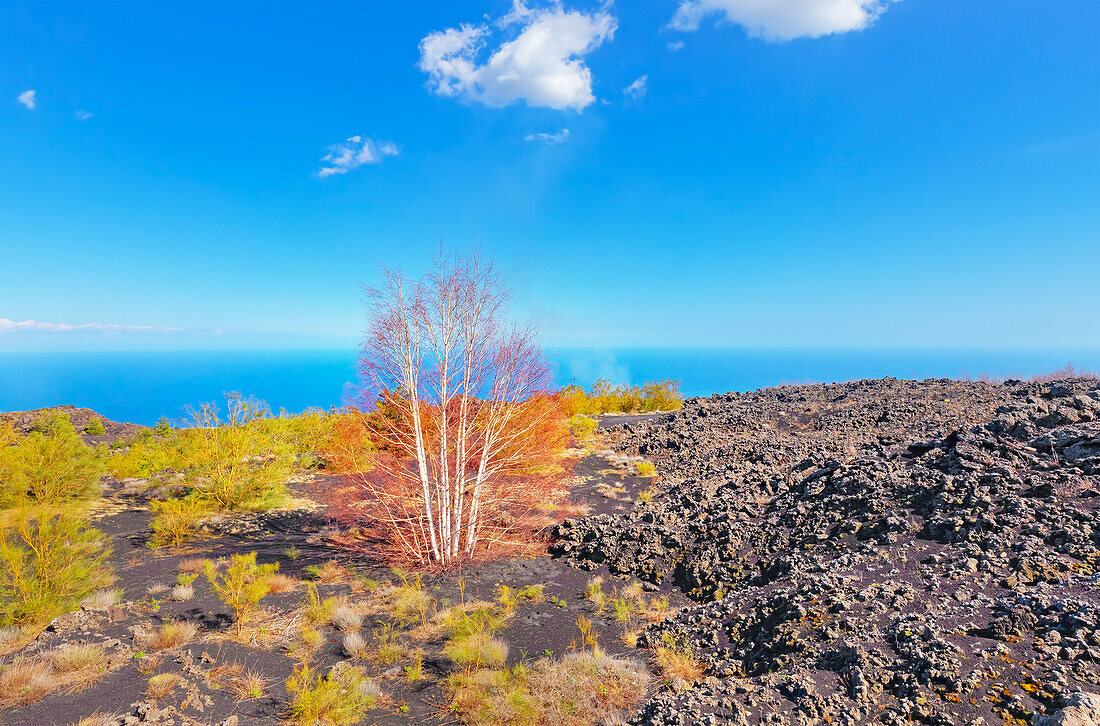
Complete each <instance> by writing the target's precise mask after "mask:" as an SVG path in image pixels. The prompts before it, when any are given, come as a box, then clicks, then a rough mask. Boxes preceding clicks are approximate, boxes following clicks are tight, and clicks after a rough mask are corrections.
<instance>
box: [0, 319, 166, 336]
mask: <svg viewBox="0 0 1100 726" xmlns="http://www.w3.org/2000/svg"><path fill="white" fill-rule="evenodd" d="M181 330H183V328H171V327H165V326H161V325H119V324H117V323H50V322H46V321H43V320H12V319H10V318H0V334H3V333H35V332H37V333H76V332H81V331H84V332H92V333H178V332H180V331H181Z"/></svg>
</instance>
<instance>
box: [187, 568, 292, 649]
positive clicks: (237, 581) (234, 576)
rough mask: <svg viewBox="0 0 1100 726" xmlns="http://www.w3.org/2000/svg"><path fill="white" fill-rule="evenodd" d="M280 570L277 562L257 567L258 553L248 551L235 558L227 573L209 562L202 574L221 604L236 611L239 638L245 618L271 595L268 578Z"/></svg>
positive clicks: (226, 569)
mask: <svg viewBox="0 0 1100 726" xmlns="http://www.w3.org/2000/svg"><path fill="white" fill-rule="evenodd" d="M278 569H279V563H278V562H276V563H273V564H270V565H257V564H256V553H255V552H249V553H248V554H247V555H233V557H232V558H231V559H230V561H229V564H228V565H227V566H226V568H225V572H224V573H220V572H218V571H217V569H216V568H215V567H214V563H213V562H212V561H210V560H207V561H206V563H205V567H204V568H203V573H204V574H205V575H206V579H207V580H209V582H210V586H211V587H213V588H214V592H216V593H217V595H218V597H219V598H221V601H222V602H224V603H225V604H226V605H228V606H229V607H231V608H232V609H233V619H234V620H236V621H237V634H238V635H240V632H241V624H242V623H243V622H244V619H245V616H247V615H248V614H249V613H250V612H252V610H254V609H255V608H256V604H257V603H259V602H260V600H261V599H262V598H263V597H264V596H265V595H267V594H268V593H269V592H271V586H270V585H269V584H268V581H267V578H268V576H269V575H272V574H274V573H275V572H276V571H277V570H278Z"/></svg>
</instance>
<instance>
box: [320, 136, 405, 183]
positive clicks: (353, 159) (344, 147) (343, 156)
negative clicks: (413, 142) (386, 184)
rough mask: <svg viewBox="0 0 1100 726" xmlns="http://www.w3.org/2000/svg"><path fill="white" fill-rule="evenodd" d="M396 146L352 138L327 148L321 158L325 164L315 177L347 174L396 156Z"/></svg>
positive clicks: (359, 137) (361, 138)
mask: <svg viewBox="0 0 1100 726" xmlns="http://www.w3.org/2000/svg"><path fill="white" fill-rule="evenodd" d="M397 153H398V149H397V144H395V143H393V142H392V141H375V140H374V139H365V138H363V137H362V136H352V137H351V138H349V139H348V140H347V141H345V142H344V143H342V144H333V145H332V146H330V147H328V153H326V154H325V155H324V156H322V157H321V161H322V162H324V163H325V166H322V167H321V169H320V171H318V172H317V176H333V175H334V174H347V173H348V172H349V171H351V170H352V169H356V168H358V167H360V166H363V165H364V164H377V163H378V162H380V161H382V159H384V158H386V157H387V156H397Z"/></svg>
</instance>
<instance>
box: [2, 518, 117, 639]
mask: <svg viewBox="0 0 1100 726" xmlns="http://www.w3.org/2000/svg"><path fill="white" fill-rule="evenodd" d="M0 534H2V537H0V625H7V624H10V623H20V624H29V625H41V624H44V623H46V622H49V621H50V620H52V619H53V618H55V617H57V616H58V615H60V614H61V613H64V612H68V611H69V610H72V609H74V608H75V607H76V606H77V604H78V603H79V602H80V600H81V599H82V598H83V597H84V596H86V595H88V594H89V593H91V592H92V591H93V590H96V589H97V588H100V587H103V586H104V585H106V584H109V582H110V576H109V573H108V572H107V570H106V568H105V566H104V563H105V562H106V560H107V556H108V554H109V548H108V546H107V545H106V543H105V542H104V539H103V535H102V533H100V532H99V531H98V530H96V529H93V528H91V527H86V526H84V524H83V523H82V522H81V521H80V520H79V519H77V518H75V517H72V516H69V515H65V514H57V515H47V514H42V515H40V516H38V517H35V518H32V517H30V516H26V515H25V516H22V517H20V518H19V519H18V520H17V521H16V522H15V524H13V525H8V526H5V527H4V530H3V532H2V533H0Z"/></svg>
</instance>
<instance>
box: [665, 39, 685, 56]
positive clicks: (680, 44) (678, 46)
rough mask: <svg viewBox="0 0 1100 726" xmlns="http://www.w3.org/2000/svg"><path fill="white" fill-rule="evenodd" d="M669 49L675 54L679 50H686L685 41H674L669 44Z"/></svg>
mask: <svg viewBox="0 0 1100 726" xmlns="http://www.w3.org/2000/svg"><path fill="white" fill-rule="evenodd" d="M668 49H669V50H671V51H672V52H673V53H675V52H676V51H678V50H683V49H684V41H682V40H674V41H672V42H671V43H669V44H668Z"/></svg>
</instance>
